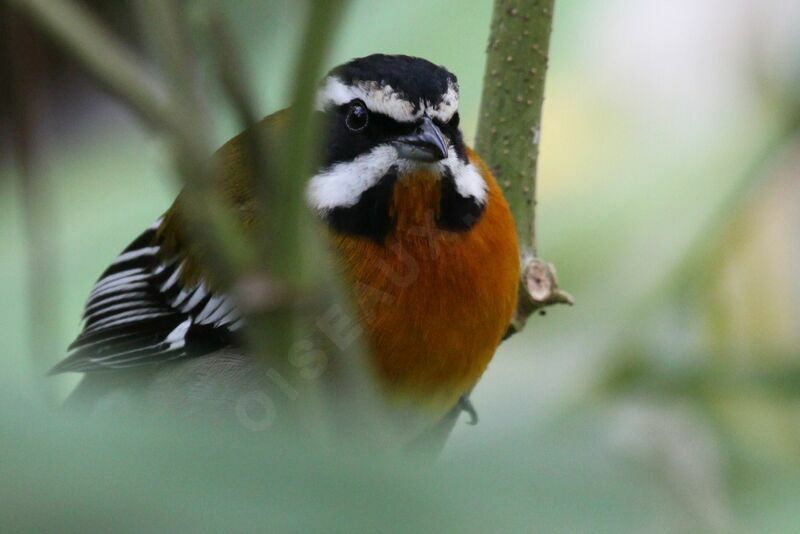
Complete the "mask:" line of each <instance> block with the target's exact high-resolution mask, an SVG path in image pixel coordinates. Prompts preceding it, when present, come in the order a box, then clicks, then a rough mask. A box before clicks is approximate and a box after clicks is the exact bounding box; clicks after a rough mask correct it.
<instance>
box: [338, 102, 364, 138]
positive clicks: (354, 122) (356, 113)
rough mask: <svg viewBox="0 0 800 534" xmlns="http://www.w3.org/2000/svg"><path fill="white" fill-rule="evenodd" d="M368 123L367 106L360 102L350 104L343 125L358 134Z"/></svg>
mask: <svg viewBox="0 0 800 534" xmlns="http://www.w3.org/2000/svg"><path fill="white" fill-rule="evenodd" d="M368 122H369V111H367V106H365V105H364V103H363V102H361V101H360V100H356V101H355V102H353V103H351V104H350V109H348V110H347V117H346V118H345V119H344V123H345V124H346V125H347V127H348V128H349V129H350V131H353V132H360V131H361V130H363V129H364V128H366V127H367V123H368Z"/></svg>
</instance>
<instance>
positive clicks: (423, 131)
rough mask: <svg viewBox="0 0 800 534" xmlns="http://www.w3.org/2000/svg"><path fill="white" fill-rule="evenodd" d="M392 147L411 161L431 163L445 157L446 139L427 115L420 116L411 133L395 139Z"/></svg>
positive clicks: (399, 154) (402, 156)
mask: <svg viewBox="0 0 800 534" xmlns="http://www.w3.org/2000/svg"><path fill="white" fill-rule="evenodd" d="M394 147H395V148H396V149H397V155H398V156H400V157H401V158H403V159H409V160H412V161H424V162H428V163H431V162H434V161H439V160H442V159H444V158H446V157H447V141H445V139H444V136H443V135H442V132H441V130H439V128H438V127H437V126H436V125H435V124H434V123H433V121H432V120H431V119H430V117H427V116H426V117H423V118H422V123H421V124H420V125H419V126H418V127H417V129H416V131H415V132H414V133H413V134H411V135H406V136H403V137H399V138H398V139H396V140H395V141H394Z"/></svg>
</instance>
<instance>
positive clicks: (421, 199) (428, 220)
mask: <svg viewBox="0 0 800 534" xmlns="http://www.w3.org/2000/svg"><path fill="white" fill-rule="evenodd" d="M470 156H471V157H472V158H473V159H476V158H475V156H473V155H472V154H470ZM477 164H478V166H479V168H480V169H481V173H482V175H483V177H484V179H485V180H486V182H487V185H488V188H489V197H488V203H487V205H486V209H485V211H484V213H483V215H482V217H481V218H480V219H479V220H478V222H477V223H476V224H475V225H474V226H473V227H472V228H471V229H469V230H468V231H465V232H449V231H443V230H440V229H439V228H438V227H437V226H436V223H435V219H436V210H437V209H438V206H439V191H440V187H439V184H438V179H437V178H436V177H435V176H433V175H431V174H429V173H426V172H422V171H421V172H415V173H413V174H409V175H405V176H401V177H400V178H399V180H398V182H397V184H396V186H395V191H394V195H393V203H392V210H393V215H394V217H395V220H396V225H395V228H394V230H393V231H392V233H390V234H389V236H388V237H387V239H386V241H385V243H384V244H383V245H378V244H376V243H374V242H372V241H370V240H367V239H359V238H353V237H349V236H343V235H339V236H336V237H334V241H335V245H336V248H337V251H338V252H339V257H340V258H341V260H342V262H343V266H344V270H345V276H346V278H347V279H348V280H349V281H350V283H351V284H352V287H353V289H354V298H355V300H356V303H357V305H358V309H359V311H360V315H361V320H362V324H364V325H365V331H366V336H367V342H368V348H369V349H370V350H371V355H372V358H373V362H374V368H375V371H376V373H377V375H378V377H379V379H380V380H381V381H382V382H383V383H384V385H385V389H386V390H387V391H388V392H389V394H390V397H391V398H392V399H394V400H396V401H399V402H403V403H405V402H409V403H413V404H414V405H422V406H425V405H427V406H428V407H430V408H432V409H434V410H436V411H438V412H443V411H446V410H448V409H449V408H450V407H452V406H453V405H454V404H455V402H456V401H457V400H458V397H459V396H460V395H462V394H463V393H465V392H466V391H468V390H469V389H470V388H471V387H472V386H473V385H474V384H475V383H476V382H477V380H478V379H479V378H480V376H481V374H482V373H483V372H484V370H485V369H486V367H487V365H488V364H489V361H490V360H491V358H492V355H493V354H494V351H495V349H496V348H497V345H498V344H499V342H500V340H501V337H502V336H503V334H504V333H505V331H506V329H507V327H508V324H509V321H510V319H511V315H512V313H513V311H514V308H515V306H516V302H517V287H518V281H519V252H518V249H517V241H516V234H515V229H514V221H513V219H512V216H511V212H510V210H509V208H508V204H507V203H506V201H505V199H504V198H503V195H502V192H501V191H500V189H499V187H498V186H497V184H496V182H495V180H494V178H493V177H492V176H491V174H490V173H489V171H488V170H487V169H486V168H485V166H483V164H482V163H480V162H478V163H477Z"/></svg>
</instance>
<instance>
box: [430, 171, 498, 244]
mask: <svg viewBox="0 0 800 534" xmlns="http://www.w3.org/2000/svg"><path fill="white" fill-rule="evenodd" d="M484 209H486V205H485V204H481V203H480V202H478V200H477V199H476V198H475V197H463V196H461V195H460V194H459V193H458V190H457V189H456V180H455V178H454V177H453V173H452V172H451V171H450V169H445V170H444V172H443V173H442V195H441V200H440V201H439V218H438V219H437V220H436V224H437V225H438V226H439V228H441V229H442V230H449V231H451V232H465V231H467V230H469V229H470V228H472V227H473V226H475V223H477V222H478V219H480V218H481V215H483V211H484Z"/></svg>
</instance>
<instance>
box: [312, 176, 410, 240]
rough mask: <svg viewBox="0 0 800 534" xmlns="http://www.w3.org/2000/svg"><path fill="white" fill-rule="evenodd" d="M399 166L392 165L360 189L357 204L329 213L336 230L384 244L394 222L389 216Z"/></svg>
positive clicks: (331, 224) (328, 216) (331, 223)
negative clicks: (369, 184)
mask: <svg viewBox="0 0 800 534" xmlns="http://www.w3.org/2000/svg"><path fill="white" fill-rule="evenodd" d="M396 181H397V169H396V168H394V167H392V168H391V169H389V172H388V173H387V174H386V175H385V176H384V177H383V178H381V179H380V181H379V182H378V183H377V184H375V185H373V186H372V187H370V188H369V189H367V190H366V191H364V192H363V193H361V196H360V197H359V199H358V202H357V203H356V204H355V205H354V206H349V207H338V208H333V209H332V210H330V211H329V212H328V213H327V215H326V217H325V218H326V221H327V222H328V225H329V226H330V227H331V228H332V229H333V230H334V231H336V232H341V233H346V234H352V235H357V236H362V237H366V238H369V239H372V240H373V241H375V242H376V243H379V244H382V243H383V241H384V239H385V238H386V235H387V234H388V233H389V231H390V230H391V229H392V226H394V220H392V218H391V217H390V216H389V205H390V203H391V201H392V193H393V192H394V184H395V182H396Z"/></svg>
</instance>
